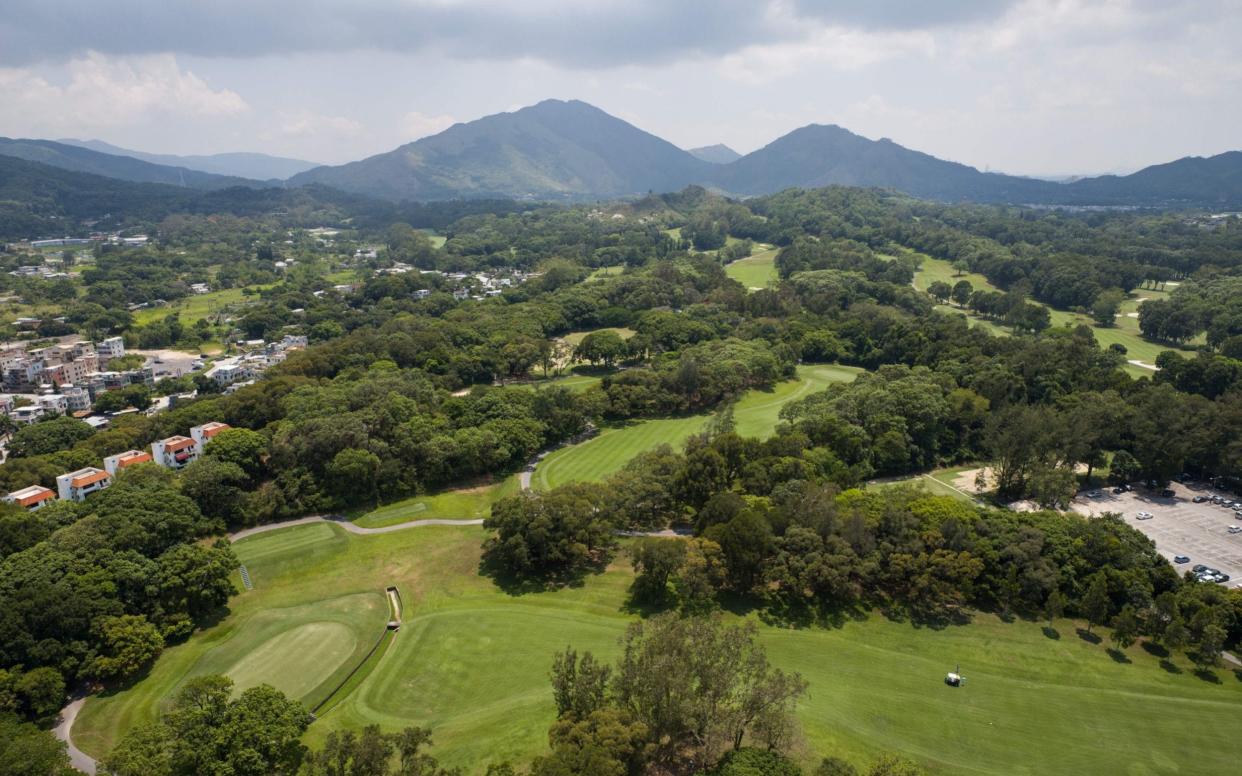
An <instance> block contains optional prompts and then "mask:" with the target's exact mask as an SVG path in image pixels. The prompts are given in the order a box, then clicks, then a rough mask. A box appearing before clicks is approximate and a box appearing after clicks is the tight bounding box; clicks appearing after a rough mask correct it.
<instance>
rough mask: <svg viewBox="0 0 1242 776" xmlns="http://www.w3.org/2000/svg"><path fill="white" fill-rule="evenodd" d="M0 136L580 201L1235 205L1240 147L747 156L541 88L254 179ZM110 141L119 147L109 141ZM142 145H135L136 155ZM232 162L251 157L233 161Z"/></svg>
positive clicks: (799, 146) (172, 175)
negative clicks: (1025, 154)
mask: <svg viewBox="0 0 1242 776" xmlns="http://www.w3.org/2000/svg"><path fill="white" fill-rule="evenodd" d="M73 142H74V143H80V144H79V145H74V144H70V143H57V142H55V141H48V140H9V139H4V138H0V154H4V155H10V156H18V157H20V158H23V159H27V160H29V161H34V162H40V163H43V164H49V165H52V166H55V167H61V168H63V169H69V170H75V171H79V172H88V173H94V174H98V175H106V176H110V177H115V178H121V179H123V180H129V181H136V182H153V183H169V184H174V185H180V186H190V187H195V188H203V189H217V188H224V187H228V186H237V185H244V186H250V187H263V186H273V185H281V186H291V187H296V186H304V185H308V184H322V185H324V186H328V187H332V188H335V189H339V190H341V191H344V192H348V193H351V194H357V195H364V196H368V197H377V198H381V199H386V200H389V201H393V202H400V201H405V200H408V201H423V202H428V201H441V200H450V199H476V198H487V197H503V198H513V199H520V200H552V201H582V200H590V199H605V198H615V197H627V196H641V195H643V194H646V193H648V192H664V191H673V190H679V189H681V188H684V187H685V186H687V185H692V184H697V185H702V186H706V187H708V188H711V189H715V190H717V191H720V192H723V193H726V194H732V195H737V196H750V195H762V194H770V193H774V192H776V191H780V190H782V189H786V188H794V187H797V188H814V187H819V186H828V185H847V186H867V187H880V188H888V189H893V190H896V191H899V192H904V193H906V194H909V195H912V196H915V197H920V198H926V199H935V200H941V201H947V202H986V203H1003V204H1030V205H1077V206H1136V207H1202V208H1221V209H1236V208H1242V152H1238V151H1231V152H1227V153H1223V154H1219V155H1217V156H1212V157H1207V158H1202V157H1186V158H1183V159H1178V160H1176V161H1173V162H1169V163H1167V164H1161V165H1155V166H1152V167H1147V168H1144V169H1142V170H1139V171H1138V172H1135V173H1133V174H1130V175H1124V176H1117V175H1103V176H1098V177H1092V178H1080V179H1075V180H1072V181H1067V182H1056V181H1049V180H1039V179H1035V178H1026V177H1021V176H1014V175H1003V174H999V173H989V172H981V171H979V170H977V169H975V168H974V167H970V166H968V165H964V164H959V163H956V162H951V161H945V160H943V159H938V158H936V157H934V156H931V155H929V154H925V153H922V152H919V151H914V150H911V149H909V148H905V147H903V146H901V145H898V144H897V143H894V142H893V141H891V140H889V139H887V138H885V139H881V140H870V139H868V138H865V137H862V136H860V135H856V134H854V133H853V132H850V131H849V130H847V129H844V128H842V127H838V126H835V125H819V124H811V125H808V126H805V127H801V128H800V129H796V130H794V131H792V132H790V133H788V134H786V135H784V136H782V137H780V138H778V139H776V140H774V141H773V142H771V143H769V144H768V145H766V146H764V147H763V148H760V149H758V150H756V151H753V152H751V153H749V154H746V155H744V156H741V155H738V154H737V153H736V152H734V151H733V150H732V149H730V148H728V147H727V146H724V145H714V146H705V147H702V148H694V149H691V150H689V151H687V150H683V149H681V148H678V147H677V146H675V145H673V144H672V143H669V142H668V141H666V140H663V139H661V138H659V137H656V136H655V135H653V134H651V133H648V132H645V131H643V130H642V129H639V128H638V127H635V126H633V125H632V124H630V123H628V122H626V121H623V120H622V119H619V118H617V117H615V116H611V115H609V114H608V113H605V112H604V111H602V110H600V109H599V108H596V107H594V106H591V105H588V104H587V103H584V102H580V101H577V100H570V101H562V100H545V101H543V102H540V103H538V104H536V105H532V106H529V107H526V108H522V109H520V110H517V111H514V112H511V113H497V114H494V115H491V116H486V117H484V118H481V119H478V120H476V121H470V122H466V123H459V124H454V125H453V126H451V127H449V128H448V129H446V130H444V131H443V132H440V133H438V134H436V135H432V136H430V137H425V138H422V139H420V140H416V141H414V142H412V143H408V144H406V145H403V146H400V147H399V148H396V149H394V150H392V151H388V152H386V153H382V154H377V155H375V156H371V157H367V158H365V159H361V160H359V161H355V162H350V163H347V164H342V165H335V166H319V167H313V168H311V169H303V170H300V171H297V172H295V173H293V174H291V175H289V176H288V177H287V178H286V179H285V180H284V181H281V180H277V179H278V178H281V177H282V176H281V175H279V174H276V175H272V176H271V178H270V179H265V180H256V179H251V178H249V177H244V176H237V175H221V174H216V173H214V172H207V171H204V170H202V169H194V168H192V167H191V166H190V165H191V164H195V165H198V166H199V167H204V166H206V165H207V164H208V162H206V161H203V159H212V158H215V157H175V156H156V155H152V154H141V153H139V152H133V151H126V150H125V149H120V148H117V147H115V146H108V145H106V144H100V143H98V142H82V141H73ZM112 151H115V152H118V153H113V152H112ZM220 156H222V157H228V159H219V158H216V161H215V162H212V164H215V165H216V166H215V167H214V168H213V169H214V170H221V171H223V170H230V171H233V172H238V171H241V170H243V169H246V170H249V171H251V172H252V173H253V174H254V175H256V176H257V175H263V174H265V173H280V172H288V171H289V170H291V169H295V168H296V167H297V166H298V165H306V164H309V163H307V162H302V161H300V160H296V159H285V158H281V157H263V159H262V160H260V159H248V161H246V162H243V161H242V160H239V159H237V157H238V156H239V155H228V154H226V155H220ZM136 157H142V158H136ZM243 164H250V166H249V167H243V166H242V165H243Z"/></svg>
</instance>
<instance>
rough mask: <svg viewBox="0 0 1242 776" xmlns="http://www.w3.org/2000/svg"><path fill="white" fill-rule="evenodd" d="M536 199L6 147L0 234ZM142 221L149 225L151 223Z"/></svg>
mask: <svg viewBox="0 0 1242 776" xmlns="http://www.w3.org/2000/svg"><path fill="white" fill-rule="evenodd" d="M527 207H530V205H522V204H520V203H517V202H513V201H503V202H497V201H495V200H484V199H476V200H469V201H461V200H455V201H445V202H427V203H418V202H415V203H403V204H400V205H398V204H394V203H392V202H385V201H382V200H376V199H370V198H368V197H363V196H360V195H357V194H348V193H345V192H342V191H338V190H336V189H331V188H328V187H326V186H319V185H313V186H302V187H298V188H263V189H256V188H249V187H245V186H235V187H232V188H228V189H218V190H214V191H204V190H201V189H189V188H184V187H181V186H169V185H167V184H163V183H133V182H130V181H123V180H118V179H116V178H110V177H106V176H103V175H94V174H91V173H83V172H73V171H70V170H63V169H60V168H57V167H52V166H50V165H46V164H39V163H37V162H28V161H25V160H23V159H18V158H16V157H12V156H4V155H0V241H17V240H25V239H34V238H38V237H59V236H83V235H85V234H86V233H87V232H88V231H90V230H89V229H87V228H86V226H85V223H84V222H90V223H92V224H93V226H92V228H93V229H99V230H106V229H111V228H119V227H124V226H127V225H145V226H149V225H150V224H151V223H153V222H158V221H160V220H161V219H163V218H165V217H166V216H168V215H171V214H174V213H192V214H201V215H207V214H224V213H227V214H230V215H235V216H251V217H253V216H264V215H268V214H275V213H279V214H281V216H282V219H283V220H285V221H288V222H290V223H304V224H308V225H322V224H333V223H341V222H342V221H343V220H345V219H352V223H354V224H355V225H356V226H367V225H376V224H389V223H394V222H403V223H408V224H412V225H415V226H418V227H425V228H432V229H435V228H443V227H445V226H447V225H448V224H451V223H453V222H454V221H456V220H458V219H460V218H462V217H464V216H468V215H472V214H476V213H509V212H514V211H517V210H522V209H524V208H527ZM145 226H144V228H145Z"/></svg>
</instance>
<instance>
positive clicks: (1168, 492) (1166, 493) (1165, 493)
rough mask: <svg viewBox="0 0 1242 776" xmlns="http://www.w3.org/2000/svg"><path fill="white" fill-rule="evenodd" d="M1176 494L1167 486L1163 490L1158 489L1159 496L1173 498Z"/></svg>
mask: <svg viewBox="0 0 1242 776" xmlns="http://www.w3.org/2000/svg"><path fill="white" fill-rule="evenodd" d="M1176 495H1177V494H1176V493H1174V492H1173V491H1171V490H1169V489H1168V488H1165V489H1164V490H1162V491H1160V496H1161V498H1173V497H1174V496H1176Z"/></svg>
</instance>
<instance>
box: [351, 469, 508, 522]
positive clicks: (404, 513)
mask: <svg viewBox="0 0 1242 776" xmlns="http://www.w3.org/2000/svg"><path fill="white" fill-rule="evenodd" d="M517 491H518V480H517V477H516V476H515V477H509V478H507V479H505V480H503V481H501V482H497V483H488V484H480V485H476V486H474V487H469V488H457V489H454V490H446V491H441V492H440V493H432V494H429V495H425V496H414V497H412V498H407V499H402V500H401V501H394V502H392V503H391V504H385V505H384V506H382V507H378V508H376V509H374V510H372V511H370V512H367V513H366V514H363V515H360V516H359V517H357V518H355V519H354V521H353V522H354V523H355V524H357V525H359V526H361V527H363V528H382V527H384V526H386V525H395V524H397V523H408V522H409V521H411V520H431V519H450V520H474V519H477V518H480V517H487V516H488V515H489V514H491V509H492V504H493V503H495V502H496V500H497V499H501V498H504V497H505V496H511V495H513V494H515V493H517Z"/></svg>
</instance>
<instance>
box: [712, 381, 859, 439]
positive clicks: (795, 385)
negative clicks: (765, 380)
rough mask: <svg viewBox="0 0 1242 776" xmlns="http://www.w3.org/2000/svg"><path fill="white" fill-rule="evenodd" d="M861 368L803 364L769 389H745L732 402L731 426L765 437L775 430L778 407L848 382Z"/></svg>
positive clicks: (777, 420) (745, 432) (742, 434)
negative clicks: (789, 376)
mask: <svg viewBox="0 0 1242 776" xmlns="http://www.w3.org/2000/svg"><path fill="white" fill-rule="evenodd" d="M862 371H863V370H862V369H860V368H858V367H853V366H839V365H837V364H804V365H802V366H799V367H798V376H797V378H795V379H793V380H787V381H785V382H783V383H778V384H777V385H775V386H774V387H773V388H772V390H770V391H758V390H754V391H747V392H746V393H745V394H743V395H742V398H740V399H738V401H737V403H735V404H734V405H733V422H734V424H735V425H734V430H735V431H737V433H738V434H740V435H741V436H744V437H758V438H760V439H767V438H768V437H770V436H772V434H774V433H775V432H776V424H777V423H778V422H779V421H780V412H781V407H784V406H785V405H786V404H788V403H789V402H791V401H796V400H797V399H802V398H805V397H806V396H809V395H810V394H812V393H815V392H816V391H822V390H823V389H824V388H826V387H827V386H828V384H829V383H843V382H850V381H852V380H853V379H854V378H855V377H857V376H858V375H859V373H860V372H862Z"/></svg>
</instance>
